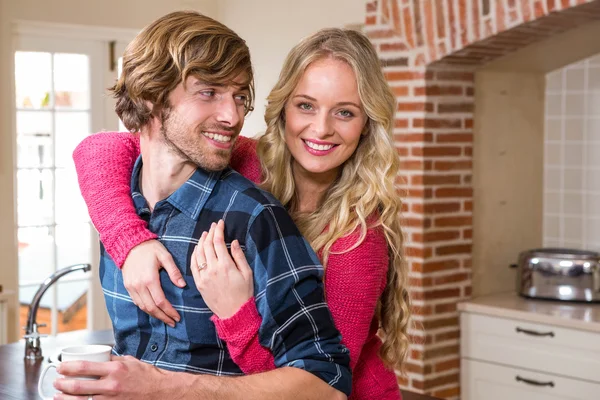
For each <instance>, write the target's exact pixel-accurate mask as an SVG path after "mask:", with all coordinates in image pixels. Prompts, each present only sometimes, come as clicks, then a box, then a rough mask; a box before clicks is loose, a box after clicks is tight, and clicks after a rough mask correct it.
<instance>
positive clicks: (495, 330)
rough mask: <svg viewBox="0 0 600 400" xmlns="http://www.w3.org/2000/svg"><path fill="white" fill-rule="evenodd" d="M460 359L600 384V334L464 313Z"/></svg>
mask: <svg viewBox="0 0 600 400" xmlns="http://www.w3.org/2000/svg"><path fill="white" fill-rule="evenodd" d="M460 324H461V356H462V357H467V358H470V359H474V360H482V361H490V362H493V363H497V364H504V365H509V366H514V367H518V368H525V369H532V370H536V371H540V372H549V373H552V374H556V375H560V376H568V377H572V378H576V379H585V380H590V381H594V382H600V334H598V333H594V332H584V331H578V330H574V329H566V328H561V327H555V326H551V325H542V324H534V323H529V322H526V321H518V320H512V319H505V318H498V317H489V316H485V315H479V314H471V313H461V317H460Z"/></svg>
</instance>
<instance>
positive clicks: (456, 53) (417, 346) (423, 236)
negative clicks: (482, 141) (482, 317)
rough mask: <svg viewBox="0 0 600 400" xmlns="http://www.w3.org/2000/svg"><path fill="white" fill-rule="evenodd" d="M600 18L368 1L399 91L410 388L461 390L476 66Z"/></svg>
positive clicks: (548, 0)
mask: <svg viewBox="0 0 600 400" xmlns="http://www.w3.org/2000/svg"><path fill="white" fill-rule="evenodd" d="M593 19H600V0H594V1H590V0H379V1H371V2H369V3H367V14H366V32H367V34H368V35H369V37H370V38H371V40H372V42H373V44H374V45H375V46H376V48H377V50H378V52H379V54H380V58H381V60H382V61H383V64H384V66H385V73H386V76H387V78H388V81H389V82H390V84H391V86H392V87H393V89H394V92H395V93H396V95H397V99H398V109H397V116H396V125H395V126H396V130H395V138H396V146H397V148H398V152H399V154H400V155H401V157H402V159H403V172H402V176H400V177H399V179H398V188H399V192H400V193H401V195H402V196H403V198H404V200H405V203H406V208H405V213H404V229H405V232H406V238H407V243H406V246H407V252H406V253H407V258H408V261H409V266H410V277H409V284H410V292H411V295H412V300H413V303H414V321H415V326H414V328H413V329H412V330H411V335H412V338H413V344H412V346H411V352H410V359H409V361H408V362H407V363H406V372H407V374H406V375H405V376H401V377H400V378H399V382H400V385H401V386H402V387H404V388H409V389H412V390H415V391H418V392H423V393H428V394H433V395H435V396H439V397H443V398H448V399H455V398H458V396H459V395H460V389H459V348H458V345H459V322H458V313H457V311H456V304H457V303H458V302H459V301H461V300H464V299H467V298H469V296H470V295H471V250H472V242H473V239H472V220H473V189H472V186H471V176H472V154H473V135H474V132H473V121H474V118H475V117H474V92H475V87H474V86H475V85H474V76H475V73H474V71H475V70H476V68H477V66H479V65H482V64H484V63H485V62H488V61H491V60H493V59H496V58H498V57H501V56H502V55H505V54H507V53H510V52H512V51H514V50H517V49H519V48H522V47H524V46H526V45H528V44H531V43H533V42H535V41H539V40H542V39H546V38H548V37H550V36H552V35H554V34H556V33H560V32H563V31H565V30H568V29H570V28H572V27H574V26H577V25H581V24H583V23H585V22H588V21H590V20H593Z"/></svg>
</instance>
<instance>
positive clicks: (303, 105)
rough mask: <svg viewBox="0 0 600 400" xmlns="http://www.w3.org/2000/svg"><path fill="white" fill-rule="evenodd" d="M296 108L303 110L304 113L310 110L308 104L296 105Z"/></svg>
mask: <svg viewBox="0 0 600 400" xmlns="http://www.w3.org/2000/svg"><path fill="white" fill-rule="evenodd" d="M298 107H299V108H300V109H301V110H305V111H310V110H312V106H311V105H310V104H308V103H300V104H298Z"/></svg>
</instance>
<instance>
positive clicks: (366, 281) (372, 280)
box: [73, 132, 401, 400]
mask: <svg viewBox="0 0 600 400" xmlns="http://www.w3.org/2000/svg"><path fill="white" fill-rule="evenodd" d="M139 154H140V148H139V138H138V137H137V136H136V135H133V134H130V133H126V132H102V133H100V134H95V135H92V136H89V137H88V138H86V139H85V140H83V141H82V142H81V143H80V144H79V146H77V148H76V149H75V152H74V153H73V158H74V160H75V166H76V168H77V174H78V178H79V186H80V188H81V192H82V194H83V197H84V199H85V201H86V203H87V205H88V209H89V214H90V217H91V219H92V222H93V223H94V225H95V226H96V229H97V230H98V232H99V233H100V239H101V240H102V243H103V244H104V246H105V248H106V251H107V252H108V253H109V254H110V255H111V257H112V258H113V259H114V261H115V263H116V264H117V265H118V266H122V265H123V263H124V261H125V258H126V257H127V254H128V253H129V251H130V250H131V249H132V248H133V247H135V246H136V245H138V244H140V243H142V242H144V241H146V240H150V239H156V238H157V236H156V235H155V234H154V233H152V232H150V231H149V230H148V229H147V226H146V223H145V222H144V221H142V220H141V219H140V218H139V217H138V215H137V214H136V212H135V208H134V206H133V202H132V199H131V195H130V186H129V184H130V179H131V173H132V169H133V164H134V162H135V160H136V158H137V157H138V156H139ZM231 166H232V167H233V168H234V169H235V170H237V171H238V172H239V173H241V174H242V175H244V176H245V177H246V178H248V179H250V180H252V181H254V182H259V181H260V174H261V170H260V162H259V160H258V157H257V154H256V142H255V141H254V140H252V139H249V138H245V137H242V136H240V137H239V138H238V140H237V142H236V145H235V147H234V151H233V155H232V160H231ZM358 234H359V232H354V233H352V234H351V235H349V236H347V237H344V238H341V239H339V240H338V241H337V242H335V243H334V245H333V247H332V254H330V256H329V260H328V263H327V269H326V272H325V279H324V284H325V293H326V296H327V303H328V305H329V308H330V310H331V314H332V316H333V319H334V321H335V324H336V326H337V328H338V329H339V331H340V332H341V334H342V339H343V343H344V344H345V345H346V346H347V347H348V349H349V350H350V359H351V362H350V366H351V368H352V370H353V381H352V382H353V384H352V395H351V396H350V399H353V400H367V399H369V400H370V399H377V400H388V399H389V400H391V399H394V400H397V399H400V397H401V396H400V391H399V389H398V383H397V381H396V375H395V373H394V372H393V371H391V370H389V369H386V368H385V366H384V365H383V362H382V361H381V359H380V358H379V356H378V351H379V348H380V347H381V340H380V339H379V337H378V336H377V329H378V321H377V319H376V318H375V307H376V305H377V301H378V299H379V297H380V296H381V294H382V292H383V290H384V288H385V285H386V275H387V270H388V248H387V242H386V239H385V236H384V234H383V232H382V231H381V229H380V228H373V229H369V230H368V232H367V236H366V238H365V240H364V241H363V242H362V243H361V244H360V245H359V246H358V247H357V248H355V249H353V250H351V251H349V252H345V253H343V254H335V252H336V251H340V250H345V249H348V248H349V247H351V246H352V245H353V244H354V243H355V242H356V239H357V237H358ZM212 319H213V322H214V323H215V325H216V328H217V333H218V335H219V337H220V338H221V339H222V340H224V341H225V342H226V343H227V347H228V350H229V353H230V354H231V357H232V358H233V360H234V362H235V363H237V364H238V365H239V366H240V368H241V369H242V370H243V371H244V372H245V373H247V374H250V373H256V372H262V371H266V370H270V369H273V368H275V366H274V362H273V356H272V354H271V352H270V351H269V350H268V349H266V348H264V347H262V346H261V345H260V343H259V341H258V328H259V326H260V323H261V316H260V315H259V314H258V311H257V309H256V305H255V303H254V299H250V300H249V301H248V302H247V303H246V304H244V305H243V306H242V308H240V310H239V311H238V312H237V313H236V314H235V315H233V316H232V317H231V318H228V319H219V318H217V317H216V316H213V318H212Z"/></svg>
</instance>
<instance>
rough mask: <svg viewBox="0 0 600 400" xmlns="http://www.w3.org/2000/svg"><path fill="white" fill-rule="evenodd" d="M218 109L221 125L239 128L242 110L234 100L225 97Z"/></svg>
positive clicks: (218, 118)
mask: <svg viewBox="0 0 600 400" xmlns="http://www.w3.org/2000/svg"><path fill="white" fill-rule="evenodd" d="M217 107H218V110H217V120H218V121H219V122H220V123H222V124H226V125H228V126H230V127H234V126H237V125H238V124H239V123H240V120H241V117H240V109H239V106H238V104H237V103H236V102H235V99H234V98H232V97H229V96H223V98H222V99H221V101H220V102H219V104H218V106H217Z"/></svg>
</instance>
